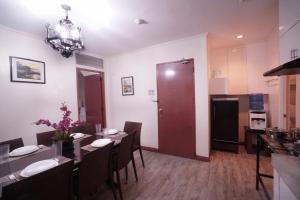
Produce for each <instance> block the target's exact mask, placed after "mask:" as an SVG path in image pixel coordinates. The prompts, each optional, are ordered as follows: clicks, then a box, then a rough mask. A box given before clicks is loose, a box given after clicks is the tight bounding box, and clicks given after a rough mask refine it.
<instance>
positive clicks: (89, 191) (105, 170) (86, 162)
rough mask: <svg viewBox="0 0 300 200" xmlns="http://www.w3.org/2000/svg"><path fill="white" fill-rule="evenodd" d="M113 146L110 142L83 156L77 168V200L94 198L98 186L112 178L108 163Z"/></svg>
mask: <svg viewBox="0 0 300 200" xmlns="http://www.w3.org/2000/svg"><path fill="white" fill-rule="evenodd" d="M113 145H114V143H113V142H111V143H109V144H108V145H106V146H104V147H102V148H98V149H96V150H94V151H92V152H89V153H87V154H86V155H84V156H83V158H82V162H81V164H80V168H79V181H78V191H77V192H78V197H79V199H81V200H82V199H93V198H95V197H96V196H97V193H98V191H99V188H100V186H101V185H102V184H103V183H105V181H107V180H108V179H109V178H111V177H112V169H111V165H110V163H111V153H112V148H113Z"/></svg>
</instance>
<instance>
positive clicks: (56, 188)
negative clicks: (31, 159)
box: [2, 160, 73, 200]
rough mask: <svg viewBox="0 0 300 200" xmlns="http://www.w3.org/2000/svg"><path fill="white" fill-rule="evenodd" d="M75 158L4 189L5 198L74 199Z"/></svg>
mask: <svg viewBox="0 0 300 200" xmlns="http://www.w3.org/2000/svg"><path fill="white" fill-rule="evenodd" d="M72 180H73V160H69V161H67V162H66V163H63V164H61V165H59V166H57V167H54V168H52V169H49V170H47V171H44V172H41V173H39V174H36V175H33V176H31V177H29V178H24V179H20V180H18V181H16V182H14V183H12V184H10V185H7V186H4V187H3V189H2V199H3V200H12V199H14V200H41V199H43V200H53V199H55V200H72V199H73V182H72Z"/></svg>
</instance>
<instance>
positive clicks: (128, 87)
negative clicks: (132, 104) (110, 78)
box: [121, 76, 134, 96]
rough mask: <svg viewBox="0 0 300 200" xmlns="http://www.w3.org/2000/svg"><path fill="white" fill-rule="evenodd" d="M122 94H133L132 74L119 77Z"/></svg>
mask: <svg viewBox="0 0 300 200" xmlns="http://www.w3.org/2000/svg"><path fill="white" fill-rule="evenodd" d="M121 84H122V95H123V96H128V95H134V85H133V76H127V77H122V78H121Z"/></svg>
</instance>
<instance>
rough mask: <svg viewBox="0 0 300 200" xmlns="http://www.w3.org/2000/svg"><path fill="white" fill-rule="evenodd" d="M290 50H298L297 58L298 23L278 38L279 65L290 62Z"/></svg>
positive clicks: (299, 36) (299, 45) (299, 47)
mask: <svg viewBox="0 0 300 200" xmlns="http://www.w3.org/2000/svg"><path fill="white" fill-rule="evenodd" d="M299 2H300V0H299ZM299 13H300V11H299ZM292 49H298V56H300V22H299V23H298V24H297V25H296V26H294V27H293V28H292V29H291V30H289V31H288V32H286V33H285V34H284V35H282V36H281V37H280V63H281V64H283V63H286V62H288V61H290V60H291V50H292Z"/></svg>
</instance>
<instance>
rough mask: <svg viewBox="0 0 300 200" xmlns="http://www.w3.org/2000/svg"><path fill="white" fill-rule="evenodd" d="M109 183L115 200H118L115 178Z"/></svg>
mask: <svg viewBox="0 0 300 200" xmlns="http://www.w3.org/2000/svg"><path fill="white" fill-rule="evenodd" d="M109 181H110V184H111V188H112V192H113V195H114V200H117V193H116V187H115V183H114V178H113V177H112V178H111V179H110V180H109Z"/></svg>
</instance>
